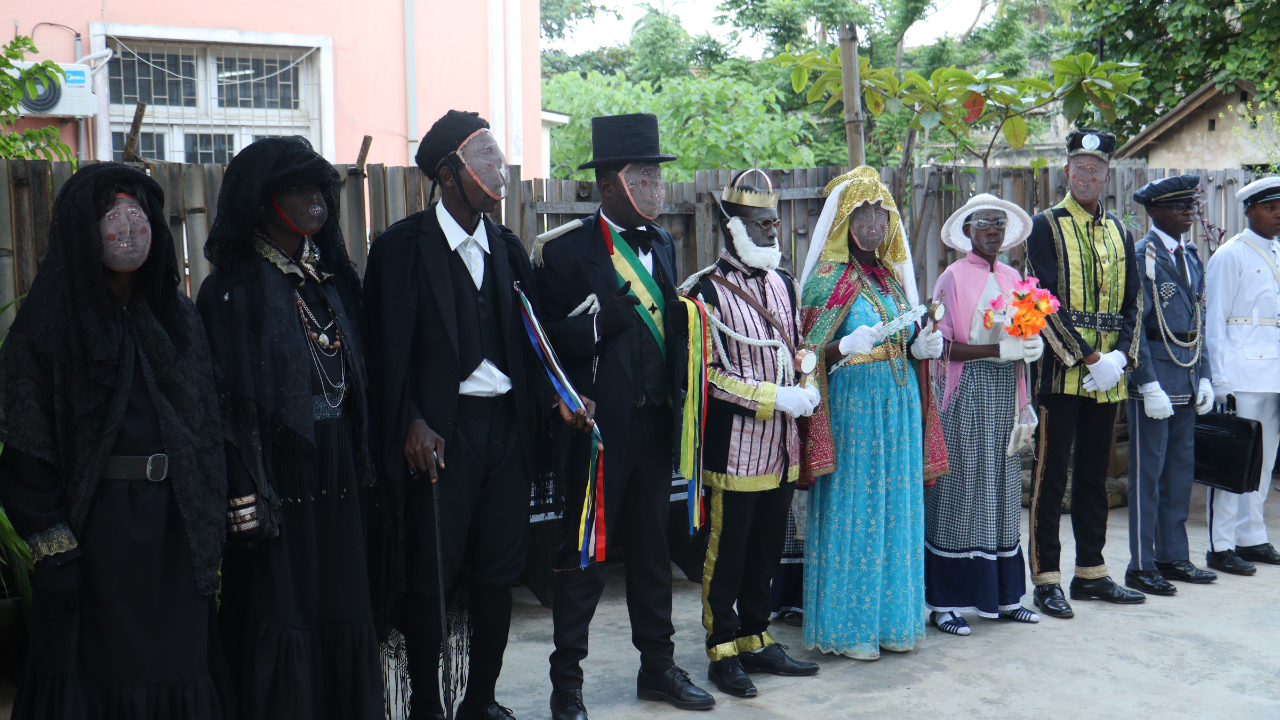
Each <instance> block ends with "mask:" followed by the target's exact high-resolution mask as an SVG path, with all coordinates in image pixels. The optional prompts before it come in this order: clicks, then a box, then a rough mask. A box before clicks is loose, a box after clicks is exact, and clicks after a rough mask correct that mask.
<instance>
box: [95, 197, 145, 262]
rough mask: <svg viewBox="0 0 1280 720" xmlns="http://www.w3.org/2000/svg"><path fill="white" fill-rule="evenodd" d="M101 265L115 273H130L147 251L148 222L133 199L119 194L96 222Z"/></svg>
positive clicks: (139, 205)
mask: <svg viewBox="0 0 1280 720" xmlns="http://www.w3.org/2000/svg"><path fill="white" fill-rule="evenodd" d="M98 231H99V232H100V233H101V234H102V264H103V265H106V266H107V267H109V268H111V269H112V270H115V271H116V272H133V271H134V270H137V269H138V268H140V267H142V264H143V263H144V262H146V261H147V257H148V256H149V255H150V254H151V221H150V220H149V219H147V212H146V210H144V209H143V207H142V203H140V202H138V200H137V198H133V197H130V196H128V195H125V194H123V193H121V194H118V195H116V202H115V204H114V205H112V206H111V209H110V210H107V214H105V215H103V216H102V219H101V220H99V221H98Z"/></svg>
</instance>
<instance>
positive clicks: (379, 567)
mask: <svg viewBox="0 0 1280 720" xmlns="http://www.w3.org/2000/svg"><path fill="white" fill-rule="evenodd" d="M488 127H489V123H487V122H486V121H485V120H484V119H483V118H481V117H480V116H479V115H477V114H476V113H464V112H459V111H456V110H450V111H449V113H448V114H446V115H445V116H444V117H442V118H441V119H440V120H438V121H437V122H436V123H435V124H434V125H433V126H432V127H431V130H430V131H428V132H427V134H426V136H425V137H423V138H422V143H421V144H420V145H419V148H418V154H417V157H416V158H415V159H416V161H417V163H418V167H420V168H421V169H422V171H423V173H424V174H425V175H426V176H427V177H428V178H429V179H431V180H432V182H433V189H434V183H439V185H440V187H441V200H440V202H438V203H433V204H432V205H431V206H430V207H428V208H427V209H426V210H424V211H422V212H419V213H414V214H413V215H410V216H409V217H407V218H405V219H404V220H401V221H400V222H398V223H396V224H394V225H392V226H391V227H389V228H387V231H386V232H384V233H382V234H381V235H379V236H378V238H377V240H376V241H374V243H373V246H372V248H371V249H370V252H369V267H368V271H367V273H366V275H365V283H364V293H365V294H364V297H365V305H364V311H365V317H364V324H365V332H366V333H367V334H366V337H367V338H368V354H367V357H368V363H369V368H370V372H369V376H370V384H371V388H370V398H369V405H370V415H371V423H370V424H371V428H372V433H373V442H372V443H371V446H372V447H373V448H374V450H373V452H374V456H375V462H376V463H377V469H378V480H379V484H380V486H381V488H382V495H381V498H382V502H383V503H385V504H386V505H387V507H386V508H385V509H384V512H383V516H384V517H389V518H390V523H389V524H386V525H383V526H382V527H381V528H380V531H379V541H380V542H377V543H373V544H375V550H374V553H375V557H374V558H372V560H373V561H372V562H371V565H372V571H371V575H372V577H373V582H374V596H375V605H378V606H379V608H380V609H385V610H387V611H388V612H389V614H390V615H391V616H392V617H393V618H394V622H395V625H396V627H397V628H398V629H399V630H400V631H401V633H402V634H403V635H404V638H405V645H406V649H407V651H408V665H409V675H410V678H411V680H412V684H413V688H414V690H415V692H414V693H413V696H412V699H411V701H410V707H411V713H410V717H411V718H414V720H417V719H419V718H429V717H443V715H441V708H440V705H439V688H438V679H437V672H438V671H439V658H440V643H441V637H440V620H439V618H440V615H439V612H440V605H439V603H440V592H439V588H438V585H439V581H438V579H437V574H436V547H435V536H436V534H435V528H434V526H433V520H432V518H433V517H434V509H433V507H432V483H438V488H437V489H438V492H439V496H440V523H441V527H440V536H441V543H440V545H441V553H440V554H441V556H442V558H443V563H442V564H443V577H444V583H445V588H444V595H445V597H446V598H448V597H451V596H452V595H453V593H454V591H455V589H456V587H457V586H458V585H459V584H461V583H463V582H465V583H466V584H467V586H468V593H467V597H468V609H469V610H470V614H471V637H470V667H469V674H468V678H467V692H466V697H465V698H464V699H463V701H462V705H461V706H460V707H459V709H458V716H457V717H458V718H460V719H465V718H484V719H485V720H506V719H507V718H511V717H512V715H511V713H510V711H509V710H507V709H506V708H503V707H502V706H500V705H498V704H497V702H496V701H495V698H494V687H495V685H496V683H497V680H498V675H499V672H500V671H501V669H502V656H503V652H504V651H505V649H506V644H507V634H508V631H509V630H510V627H511V588H510V585H511V582H512V581H513V580H515V579H516V578H517V577H519V575H520V572H521V571H522V570H523V568H524V560H525V552H526V548H527V545H528V537H527V536H528V533H527V529H528V523H529V496H530V489H531V483H532V481H533V477H534V474H533V459H534V447H533V444H534V440H533V436H534V423H535V420H536V414H537V413H538V412H539V410H540V409H546V410H549V409H550V408H552V407H553V406H556V405H558V406H559V409H560V413H561V417H562V418H563V419H564V420H565V422H566V423H568V424H570V425H572V426H575V427H577V428H579V429H585V428H586V427H587V426H588V424H589V422H590V418H589V416H588V415H589V410H590V408H591V405H592V404H591V402H590V401H587V406H588V412H585V413H584V412H583V411H579V412H578V413H576V414H570V413H569V412H568V410H567V409H566V408H565V406H564V404H563V402H560V401H558V400H556V399H554V391H553V390H552V388H551V385H550V382H549V381H548V380H547V376H546V374H545V371H544V370H543V369H542V368H541V367H540V366H539V365H538V361H537V358H536V356H534V355H533V353H532V348H531V346H530V344H529V340H528V336H527V335H526V333H525V330H524V328H523V325H522V320H521V311H520V300H519V297H518V296H517V294H516V292H515V290H514V286H513V283H514V282H516V281H518V282H520V284H521V287H522V288H523V289H524V290H525V292H526V293H529V294H530V295H531V298H530V300H531V302H532V303H533V305H534V307H535V309H536V307H537V303H536V293H535V292H534V287H533V285H534V280H533V269H532V268H531V267H530V265H529V259H528V257H527V256H526V255H525V250H524V246H523V245H522V244H521V243H520V239H519V238H517V237H516V236H515V235H514V234H513V233H512V232H511V231H510V230H508V229H507V228H505V227H503V226H501V225H499V224H497V223H495V222H493V221H492V220H491V219H489V218H488V217H487V216H486V215H487V214H488V213H492V212H494V211H496V210H497V209H498V204H499V201H500V200H501V198H502V197H503V196H505V194H506V183H507V172H506V161H505V158H504V157H503V155H502V151H501V149H500V148H499V147H498V145H497V141H496V139H495V138H494V137H493V135H492V134H491V133H490V132H489V130H488ZM399 523H403V525H402V528H403V539H404V544H403V551H402V552H401V551H400V550H399V547H398V543H397V542H396V538H398V537H399V536H400V532H401V530H400V527H398V525H399ZM379 546H380V547H381V549H382V550H381V555H376V553H378V552H379ZM401 571H403V578H402V580H401V576H400V573H401ZM401 582H403V585H401V584H400V583H401ZM397 598H398V600H397ZM393 602H394V606H393V605H392V603H393Z"/></svg>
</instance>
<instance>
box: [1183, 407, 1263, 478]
mask: <svg viewBox="0 0 1280 720" xmlns="http://www.w3.org/2000/svg"><path fill="white" fill-rule="evenodd" d="M1261 480H1262V423H1260V422H1258V421H1257V420H1250V419H1249V418H1242V417H1240V416H1239V415H1236V414H1235V413H1234V412H1216V411H1213V412H1207V413H1205V414H1204V415H1199V416H1197V417H1196V482H1198V483H1201V484H1203V485H1208V486H1209V487H1212V488H1217V489H1219V490H1226V491H1227V492H1231V493H1236V494H1244V493H1247V492H1253V491H1255V490H1257V489H1258V483H1259V482H1260V481H1261Z"/></svg>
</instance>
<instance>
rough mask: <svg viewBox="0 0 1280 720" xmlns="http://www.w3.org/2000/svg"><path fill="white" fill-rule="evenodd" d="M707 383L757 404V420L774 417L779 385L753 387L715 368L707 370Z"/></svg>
mask: <svg viewBox="0 0 1280 720" xmlns="http://www.w3.org/2000/svg"><path fill="white" fill-rule="evenodd" d="M707 381H708V382H710V383H711V384H712V385H715V386H716V387H718V388H720V389H721V390H724V391H725V392H727V393H730V394H733V395H737V396H738V397H740V398H742V399H743V400H747V401H749V402H753V403H756V419H757V420H769V419H770V418H772V417H773V411H774V403H775V402H776V401H777V399H778V386H777V385H775V384H773V383H760V384H759V385H752V384H750V383H746V382H743V381H741V380H739V379H737V378H733V377H730V376H728V375H725V374H724V373H722V372H720V371H719V370H716V369H715V368H707Z"/></svg>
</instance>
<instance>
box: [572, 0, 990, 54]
mask: <svg viewBox="0 0 1280 720" xmlns="http://www.w3.org/2000/svg"><path fill="white" fill-rule="evenodd" d="M602 4H603V5H606V6H608V7H612V8H614V9H615V10H617V11H618V13H619V14H621V15H622V18H621V19H619V18H615V17H613V16H602V17H598V18H597V19H596V20H595V21H594V22H580V23H578V26H577V27H576V28H574V30H573V31H572V32H570V33H569V35H568V36H567V37H566V38H565V39H564V40H562V41H559V42H555V43H550V47H553V48H557V49H560V50H564V51H566V52H568V53H570V54H576V53H580V52H585V51H587V50H594V49H595V48H598V47H604V46H607V45H621V44H623V43H625V42H627V40H628V39H630V37H631V26H632V25H633V24H634V23H635V22H636V20H638V19H640V17H641V16H642V15H643V14H644V5H643V4H642V3H638V2H630V1H629V0H606V2H604V3H602ZM653 4H654V5H658V6H664V5H665V6H666V7H667V8H668V9H669V10H670V11H671V12H672V13H674V14H675V15H676V16H677V17H679V18H680V22H681V24H682V25H684V29H685V30H686V31H688V33H689V34H690V35H700V34H702V33H703V32H709V33H711V34H712V35H713V36H715V37H718V38H722V39H727V37H728V35H729V33H730V28H729V27H726V26H723V25H717V24H716V21H715V20H716V15H718V14H719V11H718V10H716V6H717V5H719V4H720V0H668V2H665V3H664V2H660V1H658V2H654V3H653ZM935 4H936V6H935V8H934V10H933V11H932V12H931V13H930V15H928V16H927V17H926V18H925V19H924V20H922V21H920V22H918V23H916V24H915V26H914V27H912V28H911V30H910V31H908V32H907V38H906V44H907V46H908V47H913V46H916V45H927V44H929V43H932V42H933V41H934V40H937V39H938V38H940V37H942V36H943V35H945V34H947V33H951V34H953V35H959V34H960V33H963V32H964V31H965V29H967V28H968V27H969V24H970V23H972V22H973V16H974V13H976V12H978V7H979V6H980V5H981V0H935ZM994 13H995V3H990V5H989V7H988V9H987V11H986V13H984V15H985V18H989V17H990V16H991V15H992V14H994ZM985 18H984V19H985ZM764 45H765V44H764V42H763V41H762V40H757V39H755V38H750V37H748V38H744V39H743V40H742V44H741V45H740V46H739V48H738V51H739V53H740V54H742V55H745V56H748V57H753V58H758V57H760V54H761V52H763V50H764Z"/></svg>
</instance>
